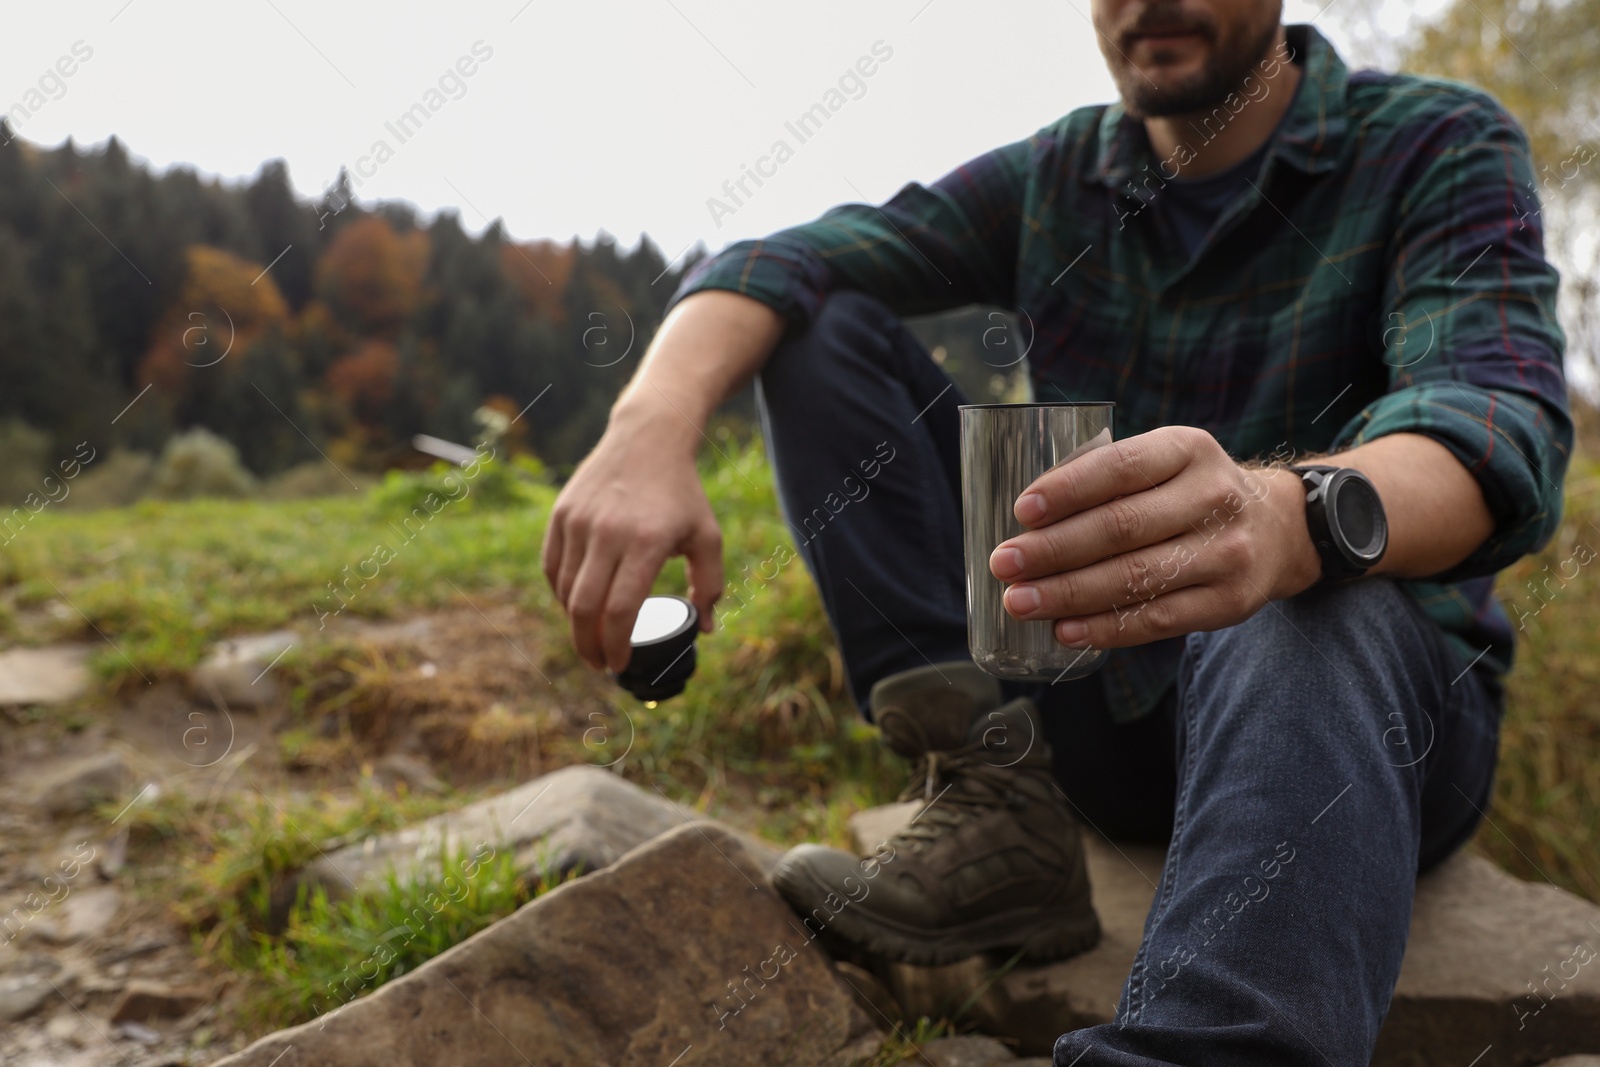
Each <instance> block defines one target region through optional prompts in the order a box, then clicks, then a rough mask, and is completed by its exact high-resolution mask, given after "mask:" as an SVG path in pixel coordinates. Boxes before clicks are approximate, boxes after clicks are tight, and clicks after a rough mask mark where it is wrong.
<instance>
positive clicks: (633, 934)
mask: <svg viewBox="0 0 1600 1067" xmlns="http://www.w3.org/2000/svg"><path fill="white" fill-rule="evenodd" d="M763 976H765V977H763ZM736 981H737V982H738V983H739V985H738V987H737V988H738V989H739V990H740V991H742V993H743V996H742V998H741V997H739V996H736V994H735V992H734V990H735V986H734V983H735V982H736ZM880 1038H881V1035H880V1034H879V1033H878V1032H877V1031H876V1030H874V1029H873V1027H872V1025H871V1023H870V1021H869V1020H868V1019H867V1017H866V1015H865V1014H864V1013H863V1012H862V1011H861V1009H860V1008H858V1007H857V1006H856V1004H855V1002H854V1000H853V999H852V997H851V994H850V991H849V990H848V989H847V988H845V986H844V984H843V983H842V982H840V981H839V979H838V977H837V976H836V975H835V972H834V970H833V967H832V966H831V964H830V961H829V959H828V957H827V956H826V955H824V954H823V952H822V949H821V948H820V947H815V946H813V944H812V943H811V942H810V941H809V940H807V938H806V935H805V932H804V931H803V930H802V929H801V927H800V926H799V924H798V923H796V922H795V919H794V916H793V914H792V913H791V912H790V911H789V909H788V907H787V906H786V905H785V904H784V903H783V901H782V899H781V898H779V897H778V895H777V894H776V893H775V892H773V890H772V889H771V888H770V887H769V886H768V885H767V883H766V879H765V878H764V877H763V872H762V869H761V866H760V864H759V863H758V862H757V861H756V859H755V857H754V856H753V855H752V854H751V853H750V852H749V850H748V849H746V847H745V846H744V844H743V842H742V841H741V839H740V838H739V836H738V835H736V834H734V833H733V832H731V831H729V830H727V829H725V828H723V827H720V826H718V825H716V824H715V823H710V822H696V823H692V824H690V825H686V826H678V827H676V828H675V829H673V830H671V831H670V832H668V833H666V834H664V835H663V836H661V837H659V838H657V839H656V840H654V841H652V842H650V843H649V844H647V845H644V846H643V847H641V848H638V849H636V850H634V851H633V852H631V853H629V854H628V855H627V856H626V857H624V858H623V859H622V860H621V861H619V862H617V863H616V864H614V865H612V866H609V867H607V868H605V869H603V870H601V871H599V872H597V873H595V874H591V875H588V876H587V877H584V878H579V879H577V880H575V881H572V882H568V883H566V884H564V885H562V886H559V887H557V888H556V889H554V890H552V891H550V892H549V893H546V894H545V895H543V896H541V897H539V898H538V899H536V900H534V901H532V902H531V903H529V904H527V905H526V906H524V907H523V908H522V909H521V910H519V911H518V912H517V913H516V914H514V915H512V916H510V917H509V918H506V919H503V920H502V921H500V922H498V923H496V924H494V925H493V926H491V927H489V928H488V929H486V930H483V931H481V932H480V933H478V934H476V935H475V936H473V937H471V938H469V939H467V940H466V941H464V942H462V943H461V944H459V945H457V946H455V947H454V948H452V949H450V950H449V951H447V952H445V953H443V954H441V955H439V956H437V957H435V958H434V959H432V960H429V961H428V962H427V963H425V964H423V965H422V966H421V967H419V968H417V969H416V970H415V971H412V972H411V973H409V974H406V975H403V976H402V977H400V978H398V979H395V980H394V981H392V982H390V983H388V984H387V985H385V986H383V987H381V988H380V989H378V990H377V991H375V992H373V993H370V994H368V995H367V996H364V997H361V998H360V999H358V1000H355V1001H353V1002H351V1003H349V1004H348V1005H347V1006H345V1007H343V1008H342V1009H339V1010H337V1011H333V1012H330V1013H329V1014H328V1015H325V1016H324V1017H323V1018H321V1019H317V1020H314V1021H312V1022H309V1023H306V1024H304V1025H302V1026H297V1027H294V1028H292V1029H289V1030H283V1031H280V1032H278V1033H276V1034H271V1035H269V1036H267V1037H264V1038H262V1039H261V1040H259V1041H257V1042H256V1043H255V1044H253V1045H251V1046H250V1047H249V1048H247V1049H246V1050H245V1051H244V1052H242V1053H240V1054H238V1055H236V1056H232V1057H229V1058H227V1059H225V1060H222V1061H220V1062H219V1063H218V1064H217V1065H216V1067H269V1065H270V1064H273V1063H274V1062H276V1060H277V1058H278V1057H280V1056H282V1055H283V1054H284V1053H285V1052H286V1051H287V1050H288V1049H289V1048H291V1047H292V1048H293V1049H294V1050H295V1055H296V1058H295V1062H296V1063H315V1064H318V1065H319V1067H404V1065H409V1064H417V1065H423V1064H426V1065H432V1064H440V1063H471V1064H474V1065H477V1067H500V1065H504V1067H526V1064H528V1063H532V1062H536V1063H538V1064H539V1067H576V1065H580V1064H581V1065H583V1067H590V1065H593V1064H622V1063H629V1064H634V1063H637V1064H651V1065H655V1067H670V1065H672V1064H675V1063H677V1062H678V1061H679V1060H680V1059H681V1060H683V1061H684V1063H685V1064H693V1067H721V1065H729V1067H732V1065H738V1067H746V1065H748V1064H752V1063H787V1064H793V1065H795V1067H809V1065H817V1067H823V1065H826V1067H842V1065H843V1064H845V1063H849V1062H851V1059H852V1058H853V1057H864V1056H866V1055H870V1054H871V1052H872V1051H874V1050H875V1049H876V1048H877V1046H878V1043H879V1041H880ZM691 1050H692V1058H688V1057H690V1056H691Z"/></svg>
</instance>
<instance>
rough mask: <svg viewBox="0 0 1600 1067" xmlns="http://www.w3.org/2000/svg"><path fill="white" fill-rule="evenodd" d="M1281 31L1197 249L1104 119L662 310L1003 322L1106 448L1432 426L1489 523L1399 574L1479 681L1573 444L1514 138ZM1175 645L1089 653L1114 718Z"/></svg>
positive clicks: (1163, 683) (1268, 448)
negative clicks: (1292, 79)
mask: <svg viewBox="0 0 1600 1067" xmlns="http://www.w3.org/2000/svg"><path fill="white" fill-rule="evenodd" d="M1288 39H1289V44H1290V47H1291V49H1292V59H1293V61H1294V62H1296V63H1299V64H1301V67H1302V73H1303V76H1304V77H1303V80H1302V84H1301V87H1300V89H1299V90H1298V92H1297V94H1296V96H1295V99H1294V101H1293V103H1292V105H1291V107H1290V109H1289V110H1288V111H1287V112H1286V114H1285V116H1284V118H1283V121H1282V123H1281V124H1280V126H1279V128H1278V130H1277V131H1276V133H1275V134H1274V135H1273V138H1272V141H1271V146H1270V148H1269V150H1268V152H1267V155H1266V158H1265V160H1264V162H1263V164H1262V168H1261V171H1260V173H1259V174H1257V175H1255V176H1254V177H1253V178H1252V180H1251V181H1250V183H1249V187H1248V188H1246V189H1244V190H1242V191H1241V193H1240V194H1239V196H1238V197H1237V198H1236V199H1235V200H1234V201H1233V202H1232V203H1231V204H1230V205H1228V206H1227V207H1226V208H1225V209H1224V210H1223V212H1222V213H1221V215H1220V216H1219V217H1218V218H1217V220H1216V223H1215V224H1214V226H1213V227H1212V229H1211V231H1210V233H1209V234H1208V235H1207V237H1206V239H1205V241H1204V242H1203V243H1202V244H1201V246H1200V247H1199V248H1198V249H1196V250H1195V253H1194V255H1193V256H1189V255H1185V254H1184V253H1183V251H1182V245H1181V243H1180V242H1179V241H1178V239H1177V235H1176V233H1175V232H1174V231H1173V230H1172V228H1171V226H1170V224H1169V223H1168V221H1167V219H1166V217H1165V215H1164V214H1163V212H1161V211H1159V210H1151V208H1152V206H1153V205H1155V204H1156V203H1157V202H1158V200H1159V197H1160V195H1161V189H1162V187H1163V185H1164V183H1165V180H1166V178H1167V177H1168V176H1169V175H1170V174H1171V173H1172V171H1171V168H1170V162H1169V161H1166V160H1158V159H1157V158H1156V157H1155V155H1154V153H1153V151H1152V149H1151V147H1150V144H1149V141H1148V139H1147V137H1146V136H1145V132H1144V128H1143V125H1142V123H1139V122H1137V121H1135V120H1133V119H1132V118H1130V117H1129V116H1127V115H1126V114H1125V112H1124V110H1123V108H1122V106H1121V105H1120V104H1113V105H1110V106H1105V105H1100V106H1094V107H1085V108H1080V109H1078V110H1076V111H1073V112H1072V113H1071V114H1069V115H1067V116H1066V117H1064V118H1062V119H1060V120H1059V121H1057V122H1055V123H1053V124H1052V125H1050V126H1047V127H1045V128H1044V129H1042V130H1040V131H1039V132H1038V133H1036V134H1035V135H1034V136H1032V137H1030V138H1028V139H1027V140H1025V141H1019V142H1017V143H1015V144H1011V145H1008V146H1006V147H1004V148H1000V149H997V150H995V151H993V152H989V153H987V154H985V155H983V156H980V157H978V158H977V159H975V160H973V161H971V162H970V163H967V164H965V165H964V166H961V167H959V168H957V169H956V170H955V171H954V172H952V173H951V174H949V175H947V176H945V177H944V178H941V179H940V180H939V181H937V182H934V183H933V184H932V185H929V186H924V185H920V184H911V185H907V186H906V187H905V188H903V189H901V190H900V192H898V193H897V194H896V195H895V196H894V197H893V198H892V199H891V200H889V201H888V202H887V203H885V204H883V205H882V206H881V207H875V206H871V205H864V204H849V205H845V206H842V207H839V208H836V209H834V210H832V211H829V212H828V213H827V214H825V215H823V216H822V217H821V218H820V219H818V220H817V221H815V222H812V223H809V224H806V225H802V226H797V227H794V228H792V229H787V230H783V231H781V232H779V233H777V234H774V235H773V236H771V237H769V238H767V239H765V240H761V241H745V242H740V243H737V244H734V245H732V246H730V247H729V248H728V249H727V250H725V251H724V252H722V253H721V254H719V255H717V256H715V257H712V258H710V259H708V260H706V261H704V262H702V263H701V264H699V265H698V266H697V267H696V269H695V270H694V271H692V272H691V273H690V275H689V276H688V277H687V278H686V279H685V280H684V283H683V285H682V286H681V287H680V289H679V291H678V293H677V294H676V296H675V297H674V300H675V301H676V300H681V299H683V297H685V296H687V295H688V294H690V293H693V292H697V291H700V290H703V289H726V290H732V291H734V292H739V293H743V294H746V295H748V296H751V297H754V298H756V299H758V300H761V301H763V302H765V303H766V304H768V305H770V306H771V307H773V308H774V309H776V310H777V311H779V312H780V313H781V314H782V315H784V316H785V317H786V318H787V319H788V320H789V321H790V323H791V324H792V326H793V327H796V328H803V326H804V325H805V324H806V323H807V322H808V321H809V320H810V318H811V317H812V316H813V315H814V314H815V313H816V311H817V308H818V307H819V306H820V304H821V303H822V301H823V300H824V299H826V297H827V295H828V293H829V292H831V291H833V290H836V289H851V290H858V291H861V292H864V293H868V294H870V295H872V296H874V297H876V298H877V299H879V300H882V301H883V302H885V303H886V304H887V305H888V306H890V307H891V308H893V309H895V310H896V311H897V312H899V313H901V314H905V315H914V314H921V313H926V312H934V311H942V310H947V309H951V308H955V307H960V306H963V305H968V304H994V305H999V306H1002V307H1007V308H1011V309H1014V310H1015V311H1016V312H1017V313H1018V314H1019V316H1020V322H1021V326H1020V329H1021V330H1022V331H1023V340H1024V341H1027V340H1029V336H1030V334H1031V345H1030V346H1029V370H1030V373H1031V375H1032V379H1033V384H1034V390H1035V395H1036V396H1038V397H1039V398H1040V399H1041V400H1097V401H1098V400H1112V401H1115V402H1116V403H1117V405H1118V406H1117V410H1116V431H1117V435H1118V436H1119V437H1127V436H1131V435H1133V434H1138V433H1143V432H1145V431H1147V430H1151V429H1154V428H1156V427H1159V426H1169V425H1175V424H1176V425H1189V426H1198V427H1201V428H1203V429H1205V430H1207V431H1209V432H1210V433H1211V434H1212V435H1213V436H1214V437H1216V439H1217V440H1218V441H1219V442H1220V443H1221V444H1222V445H1223V447H1224V448H1226V449H1227V450H1228V452H1229V453H1230V454H1231V455H1233V456H1234V457H1235V458H1237V459H1240V460H1245V459H1249V458H1267V457H1272V456H1277V457H1279V458H1282V457H1284V456H1288V455H1305V454H1312V453H1319V452H1333V451H1337V450H1339V449H1343V448H1349V447H1353V446H1355V445H1358V444H1361V443H1363V442H1365V441H1370V440H1372V439H1373V438H1376V437H1379V436H1382V435H1384V434H1391V433H1420V434H1426V435H1428V436H1430V437H1432V438H1434V439H1435V440H1437V441H1439V442H1441V443H1442V444H1444V445H1445V447H1447V448H1448V449H1449V450H1450V451H1451V453H1452V454H1454V455H1455V456H1456V458H1457V459H1459V460H1460V461H1461V463H1462V464H1463V465H1465V466H1466V468H1467V469H1468V470H1469V471H1471V472H1472V474H1473V476H1474V477H1475V478H1476V479H1477V481H1478V484H1479V486H1480V487H1481V488H1482V490H1483V494H1484V498H1485V500H1486V501H1487V502H1488V505H1489V508H1490V510H1491V512H1492V513H1493V516H1494V520H1495V528H1494V532H1493V534H1492V535H1491V536H1490V538H1489V539H1488V541H1486V542H1485V543H1484V544H1483V545H1482V546H1481V547H1480V548H1479V549H1478V550H1477V551H1475V552H1474V553H1473V554H1472V555H1471V557H1470V558H1468V559H1467V560H1466V561H1464V562H1463V563H1462V564H1460V565H1459V566H1457V567H1454V568H1452V569H1451V570H1450V571H1449V572H1448V573H1443V574H1439V575H1436V576H1433V578H1432V579H1431V580H1428V581H1405V582H1403V583H1402V585H1403V587H1404V588H1405V589H1406V590H1407V592H1408V593H1409V594H1410V595H1411V596H1412V597H1413V598H1414V599H1415V600H1416V601H1417V602H1418V603H1419V604H1420V605H1421V606H1422V608H1423V609H1424V610H1425V611H1426V612H1427V614H1428V615H1429V616H1430V617H1431V618H1432V619H1434V620H1435V621H1436V622H1437V623H1438V624H1439V626H1440V627H1441V628H1442V629H1443V631H1444V632H1445V634H1446V635H1447V637H1448V638H1449V639H1450V641H1451V642H1452V643H1453V644H1454V645H1456V646H1457V648H1458V650H1459V651H1460V652H1461V653H1462V654H1463V655H1462V662H1463V664H1465V663H1466V662H1468V661H1472V662H1475V663H1477V664H1478V666H1479V667H1480V668H1483V669H1485V670H1486V673H1487V674H1488V676H1489V678H1490V679H1491V682H1492V683H1494V684H1498V682H1499V679H1500V677H1501V676H1502V675H1503V674H1504V673H1505V671H1507V670H1508V669H1509V667H1510V664H1511V656H1512V650H1513V635H1512V629H1511V626H1510V623H1509V620H1508V619H1507V617H1506V615H1505V613H1504V611H1503V610H1502V609H1501V608H1500V606H1499V605H1498V603H1497V602H1496V601H1495V600H1494V598H1493V596H1492V586H1493V582H1494V574H1495V572H1496V571H1498V570H1500V569H1502V568H1504V567H1506V566H1508V565H1509V564H1511V563H1512V562H1514V561H1515V560H1517V559H1518V558H1519V557H1521V556H1523V555H1525V554H1527V553H1529V552H1532V551H1535V550H1537V549H1538V548H1539V547H1541V546H1543V545H1544V544H1545V543H1546V542H1547V541H1548V540H1549V539H1550V538H1551V537H1552V536H1553V534H1554V532H1555V530H1556V527H1557V524H1558V522H1559V520H1560V516H1561V506H1562V494H1561V483H1562V479H1563V477H1564V475H1565V472H1566V465H1567V459H1568V454H1569V452H1570V449H1571V442H1572V427H1571V422H1570V419H1569V417H1568V414H1567V409H1566V394H1565V385H1564V380H1563V375H1562V365H1561V361H1562V351H1563V346H1564V338H1563V335H1562V332H1561V329H1560V327H1559V326H1558V325H1557V322H1556V315H1555V301H1556V287H1557V275H1556V272H1555V270H1554V268H1553V267H1551V266H1550V265H1549V264H1548V263H1547V262H1546V261H1545V258H1544V253H1543V236H1542V230H1541V226H1540V220H1539V211H1538V201H1537V198H1536V193H1535V190H1534V184H1533V181H1534V174H1533V169H1532V165H1531V163H1530V160H1529V150H1528V144H1527V139H1526V137H1525V135H1524V134H1523V133H1522V130H1521V128H1520V127H1519V126H1518V125H1517V123H1516V121H1515V120H1514V119H1513V118H1511V116H1510V115H1508V114H1507V113H1506V111H1505V110H1504V109H1503V108H1502V107H1501V106H1500V105H1499V104H1498V103H1497V102H1496V101H1495V100H1493V99H1492V98H1491V97H1489V96H1487V95H1486V94H1484V93H1482V92H1480V91H1478V90H1475V89H1472V88H1470V87H1467V86H1463V85H1459V84H1455V83H1450V82H1444V81H1439V80H1434V79H1428V78H1421V77H1415V76H1411V75H1404V74H1385V73H1380V72H1375V71H1358V72H1354V73H1352V72H1349V71H1347V69H1346V68H1345V65H1344V63H1343V61H1342V60H1340V58H1339V56H1338V54H1337V53H1336V52H1335V51H1334V49H1333V47H1332V46H1331V45H1330V44H1329V43H1328V42H1327V41H1326V40H1325V39H1324V38H1323V37H1322V36H1321V35H1320V34H1319V33H1317V31H1316V30H1315V29H1313V28H1312V27H1310V26H1290V27H1289V28H1288ZM1242 106H1249V104H1248V103H1244V104H1243V105H1242ZM1232 110H1234V107H1233V106H1232V105H1230V106H1225V107H1224V108H1222V109H1219V111H1218V112H1217V113H1215V115H1214V117H1215V118H1216V119H1217V122H1225V121H1226V120H1227V118H1228V116H1229V113H1230V111H1232ZM1217 122H1213V121H1212V120H1211V119H1207V120H1204V122H1203V124H1202V126H1197V127H1195V138H1194V143H1195V144H1198V143H1200V142H1202V141H1203V140H1204V139H1205V138H1206V136H1207V134H1208V133H1210V134H1212V135H1214V132H1215V129H1216V128H1217ZM1309 636H1310V637H1311V639H1312V640H1313V641H1315V635H1309ZM1180 650H1181V642H1180V641H1176V640H1169V641H1161V642H1155V643H1153V644H1150V645H1145V646H1142V647H1140V648H1134V649H1125V650H1117V651H1116V652H1114V653H1113V654H1112V655H1111V656H1109V657H1108V660H1107V665H1106V667H1105V669H1104V671H1103V673H1102V676H1103V677H1104V679H1105V685H1106V691H1107V695H1108V697H1109V699H1110V700H1111V705H1112V712H1113V714H1114V715H1115V716H1116V717H1117V718H1119V719H1121V720H1127V719H1132V718H1136V717H1138V716H1139V715H1141V714H1144V713H1145V712H1147V711H1149V710H1150V708H1151V707H1153V706H1154V704H1155V703H1156V701H1157V700H1158V699H1159V698H1160V697H1161V695H1162V694H1163V693H1164V692H1165V690H1166V689H1167V688H1168V687H1169V686H1170V685H1171V684H1172V681H1173V680H1174V678H1175V677H1176V669H1177V660H1178V655H1179V652H1180Z"/></svg>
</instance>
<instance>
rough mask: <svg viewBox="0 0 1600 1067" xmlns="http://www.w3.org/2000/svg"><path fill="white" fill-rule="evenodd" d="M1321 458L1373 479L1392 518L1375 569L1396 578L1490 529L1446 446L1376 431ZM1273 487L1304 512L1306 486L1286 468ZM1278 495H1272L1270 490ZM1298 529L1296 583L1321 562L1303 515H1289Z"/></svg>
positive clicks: (1452, 553)
mask: <svg viewBox="0 0 1600 1067" xmlns="http://www.w3.org/2000/svg"><path fill="white" fill-rule="evenodd" d="M1299 462H1302V463H1305V462H1323V463H1329V464H1335V465H1337V466H1340V467H1353V468H1355V469H1356V470H1358V471H1360V472H1361V473H1362V474H1365V475H1366V476H1367V477H1368V478H1370V479H1372V484H1373V485H1374V486H1376V487H1377V490H1378V495H1379V497H1381V498H1382V500H1383V510H1384V514H1385V515H1386V517H1387V518H1388V522H1389V547H1388V551H1386V552H1385V553H1384V557H1383V560H1382V561H1381V562H1380V563H1379V564H1378V565H1377V566H1376V567H1374V568H1373V569H1372V571H1371V573H1373V574H1384V575H1388V576H1390V577H1393V578H1426V577H1429V576H1431V575H1434V574H1439V573H1442V572H1444V571H1447V570H1449V569H1450V568H1451V567H1454V566H1455V565H1456V564H1458V563H1460V562H1461V561H1462V560H1464V559H1466V558H1467V557H1468V556H1470V555H1472V553H1473V552H1474V551H1476V550H1477V549H1478V547H1479V546H1480V545H1482V544H1483V543H1484V541H1486V540H1488V538H1489V535H1490V534H1491V533H1493V532H1494V516H1493V515H1491V514H1490V512H1489V505H1488V504H1487V503H1486V502H1485V501H1484V499H1483V491H1482V490H1481V489H1480V488H1479V487H1478V482H1477V480H1476V479H1475V478H1473V476H1472V474H1471V473H1470V472H1469V471H1468V470H1467V469H1466V468H1465V467H1464V466H1462V465H1461V461H1460V460H1458V459H1456V457H1455V456H1454V455H1453V454H1452V453H1451V452H1450V450H1449V449H1447V448H1446V447H1445V446H1444V445H1442V444H1440V443H1439V442H1438V441H1435V440H1434V439H1433V438H1431V437H1428V436H1425V435H1423V434H1415V433H1397V434H1389V435H1387V436H1384V437H1379V438H1377V439H1376V440H1373V441H1369V442H1367V443H1366V444H1364V445H1360V446H1358V447H1356V448H1352V449H1349V450H1347V451H1344V452H1339V453H1336V454H1335V455H1332V456H1328V457H1325V458H1322V459H1316V460H1309V459H1301V460H1299ZM1273 473H1274V474H1275V475H1276V477H1274V479H1273V482H1274V484H1273V489H1274V490H1281V492H1282V497H1281V503H1282V505H1283V506H1284V507H1285V508H1286V509H1287V510H1288V511H1289V512H1291V513H1297V514H1298V513H1303V511H1304V507H1305V504H1304V501H1305V491H1304V489H1303V488H1301V486H1300V485H1299V483H1298V480H1297V479H1295V478H1294V477H1293V476H1292V475H1291V474H1289V472H1273ZM1275 495H1276V494H1275ZM1287 528H1288V529H1290V530H1293V531H1296V532H1295V533H1294V534H1292V535H1291V536H1292V537H1293V540H1294V542H1295V543H1294V546H1293V554H1294V557H1295V558H1296V559H1297V560H1298V565H1293V566H1291V567H1290V568H1289V570H1290V573H1291V574H1293V575H1297V576H1298V577H1296V578H1291V579H1290V588H1289V589H1287V590H1282V591H1281V592H1285V593H1289V594H1292V593H1294V592H1299V591H1300V590H1299V589H1296V588H1293V586H1301V587H1302V588H1303V587H1304V586H1309V585H1310V584H1312V583H1313V582H1314V581H1315V579H1316V576H1317V575H1319V574H1320V573H1321V562H1320V560H1318V558H1317V556H1316V549H1315V548H1314V547H1313V546H1312V544H1311V537H1310V534H1309V532H1306V533H1304V534H1301V533H1300V532H1299V531H1302V530H1305V524H1304V522H1303V521H1301V522H1300V523H1299V524H1298V525H1296V524H1295V523H1293V522H1290V523H1289V525H1288V527H1287Z"/></svg>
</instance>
